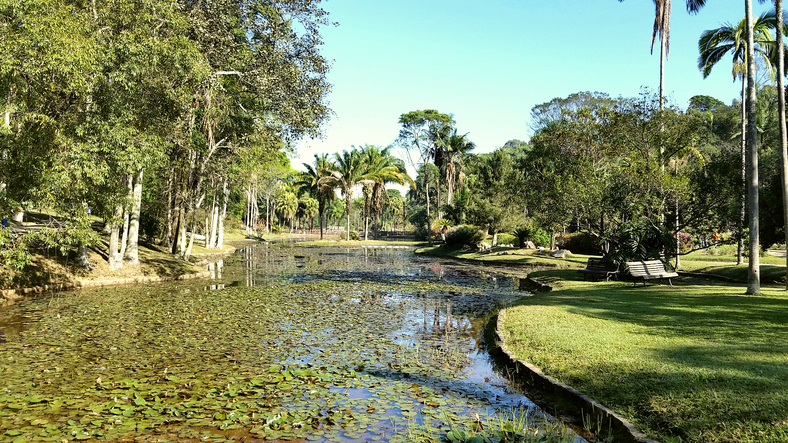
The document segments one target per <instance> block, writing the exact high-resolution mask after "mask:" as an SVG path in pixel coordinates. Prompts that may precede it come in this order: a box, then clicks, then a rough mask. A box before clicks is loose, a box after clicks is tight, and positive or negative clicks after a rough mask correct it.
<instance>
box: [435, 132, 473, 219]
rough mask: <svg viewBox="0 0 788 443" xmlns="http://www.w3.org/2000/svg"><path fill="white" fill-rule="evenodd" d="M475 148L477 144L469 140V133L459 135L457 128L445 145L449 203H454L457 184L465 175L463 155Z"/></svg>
mask: <svg viewBox="0 0 788 443" xmlns="http://www.w3.org/2000/svg"><path fill="white" fill-rule="evenodd" d="M474 148H476V145H475V144H474V143H473V142H472V141H470V140H468V134H467V133H466V134H463V135H459V134H457V130H456V129H454V130H453V131H452V133H451V135H450V136H449V138H448V140H447V142H446V144H445V146H444V149H443V151H442V153H443V157H444V160H443V166H444V170H445V171H444V172H445V175H446V188H447V190H446V204H447V205H451V204H452V200H453V198H454V192H455V191H456V189H457V186H458V185H462V181H463V177H464V171H463V157H464V156H465V155H466V154H467V153H468V152H470V151H472V150H473V149H474Z"/></svg>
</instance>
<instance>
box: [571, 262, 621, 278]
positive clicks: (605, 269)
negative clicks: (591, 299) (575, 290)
mask: <svg viewBox="0 0 788 443" xmlns="http://www.w3.org/2000/svg"><path fill="white" fill-rule="evenodd" d="M577 272H581V273H582V274H583V278H584V279H585V278H586V277H587V276H592V277H596V276H599V277H605V281H607V280H610V277H615V276H616V275H617V274H618V269H616V268H615V267H614V266H613V265H612V264H610V263H608V262H606V261H605V259H603V258H595V257H591V258H589V259H588V263H587V264H586V267H585V269H578V270H577Z"/></svg>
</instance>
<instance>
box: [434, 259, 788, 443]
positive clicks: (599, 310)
mask: <svg viewBox="0 0 788 443" xmlns="http://www.w3.org/2000/svg"><path fill="white" fill-rule="evenodd" d="M418 252H420V253H425V254H429V255H438V256H442V257H454V258H463V259H470V260H476V261H478V262H479V263H480V264H482V265H484V264H494V263H508V264H518V263H521V264H523V265H526V266H527V265H536V266H540V265H541V266H545V267H548V266H550V267H552V269H544V270H539V271H534V272H531V273H530V274H529V276H530V277H531V278H533V279H535V280H537V281H539V282H540V283H544V284H549V285H550V286H552V287H553V291H552V292H549V293H539V294H536V295H534V296H533V297H525V298H523V299H522V300H521V301H519V302H517V303H516V304H515V305H513V306H510V307H507V308H505V309H503V310H502V311H501V312H500V314H499V315H500V319H501V322H500V324H501V330H500V331H499V332H500V334H501V336H502V337H503V338H504V341H505V343H506V346H507V347H508V348H509V350H510V351H512V352H513V354H514V355H515V356H516V357H517V358H518V359H521V360H524V361H527V362H530V363H532V364H534V365H536V366H537V367H539V368H540V369H541V370H542V371H543V372H544V373H546V374H547V375H550V376H552V377H554V378H556V379H557V380H559V381H561V382H563V383H566V384H568V385H570V386H572V387H574V388H576V389H578V390H580V391H582V392H584V393H586V394H587V395H590V396H591V397H593V398H595V399H596V400H597V401H599V402H601V403H602V404H604V405H606V406H607V407H609V408H611V409H613V410H614V411H616V412H617V413H619V414H621V415H622V416H623V417H625V418H627V419H628V420H630V421H632V422H633V423H634V424H635V425H636V426H638V428H639V429H640V430H641V431H643V432H645V433H646V434H647V435H648V436H649V437H651V438H655V439H658V440H660V441H664V442H667V443H674V442H743V441H744V442H746V441H752V442H756V441H757V442H762V441H767V442H784V441H788V385H786V384H785V380H788V344H787V343H788V293H786V292H785V291H784V287H783V286H776V285H770V284H768V283H764V284H763V285H762V291H763V293H762V294H761V295H760V296H748V295H744V292H745V283H744V282H745V281H746V271H747V267H746V265H743V266H736V265H735V264H733V263H725V262H721V260H716V261H715V260H708V261H706V260H703V259H704V258H706V257H704V256H699V257H689V259H688V258H683V259H682V270H684V271H689V272H692V273H697V274H700V275H701V276H700V277H697V276H695V275H696V274H693V276H684V277H681V278H679V279H675V280H674V284H675V285H676V287H670V286H667V285H660V284H650V285H649V286H648V287H646V288H644V287H643V286H642V285H638V286H636V287H635V286H633V284H632V283H631V282H617V281H612V282H604V281H601V282H591V281H584V280H583V278H582V276H581V275H580V274H579V273H578V272H576V269H574V268H582V267H584V266H585V260H586V259H587V256H570V258H569V259H568V260H563V261H562V263H561V264H559V266H562V268H556V264H555V262H554V260H553V259H552V258H550V257H545V256H540V255H533V254H531V255H530V256H528V253H527V252H521V253H519V254H511V253H510V254H502V252H503V251H502V250H499V251H496V250H494V251H493V252H491V253H487V254H471V253H460V252H456V251H455V252H452V251H448V250H440V249H422V250H419V251H418ZM778 260H783V261H784V260H785V259H784V258H777V257H769V258H768V260H766V261H767V263H779V261H778ZM761 271H762V279H763V281H764V282H769V280H770V279H774V280H778V279H779V278H781V277H782V278H784V275H785V267H780V266H777V265H776V264H766V265H762V266H761ZM704 274H705V276H709V277H712V279H706V278H703V277H704ZM720 276H721V277H724V278H727V279H732V280H735V282H733V283H731V282H723V281H720V279H717V278H715V277H720Z"/></svg>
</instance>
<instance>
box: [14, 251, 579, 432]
mask: <svg viewBox="0 0 788 443" xmlns="http://www.w3.org/2000/svg"><path fill="white" fill-rule="evenodd" d="M208 268H209V270H210V271H211V273H212V279H211V280H210V281H199V282H188V283H183V282H179V283H166V284H156V285H138V286H136V287H120V288H113V289H102V290H96V291H82V292H76V293H73V294H60V295H55V296H49V297H45V298H41V299H38V300H33V301H30V302H27V303H24V304H21V305H18V306H14V307H11V308H8V309H5V310H2V311H0V331H2V332H0V377H2V378H3V379H4V381H5V380H7V387H6V388H5V392H4V393H0V429H16V430H19V433H18V434H16V435H8V434H6V435H4V436H3V437H4V438H2V439H7V440H10V439H11V438H12V437H16V438H19V437H20V436H21V437H24V436H34V435H37V436H45V437H52V438H61V437H62V436H63V435H66V436H67V438H74V439H85V438H123V437H128V438H135V439H137V440H141V441H146V440H148V441H153V440H156V441H162V440H172V441H175V440H180V441H183V440H188V439H194V441H197V439H202V440H206V439H207V440H217V441H221V440H224V439H231V440H233V439H239V440H245V441H255V440H254V439H258V440H256V441H266V440H268V441H273V440H277V439H291V440H292V439H309V440H310V441H349V442H356V441H358V442H364V441H409V440H412V439H414V438H416V437H418V436H420V435H424V434H430V433H431V434H434V435H441V433H445V432H446V431H447V430H449V429H450V428H451V429H467V430H469V431H476V430H478V429H479V428H480V427H482V426H488V424H489V423H490V422H491V421H496V420H499V419H500V418H501V417H504V418H507V417H509V418H510V417H513V416H516V417H518V419H523V420H527V421H528V423H529V425H530V426H533V428H534V431H533V432H534V433H538V432H544V429H546V428H553V427H555V426H556V424H555V423H554V422H553V424H544V423H543V421H544V420H545V416H544V414H542V413H541V412H540V411H539V410H538V408H536V406H534V404H533V403H532V402H531V401H529V400H528V399H527V398H526V397H525V396H523V395H522V394H521V393H518V392H516V391H515V390H514V389H512V388H511V386H510V385H509V383H508V382H507V381H506V379H505V378H504V377H501V376H500V375H499V374H498V372H496V369H495V367H494V365H493V363H492V362H491V360H490V358H489V356H488V354H487V352H486V349H485V346H484V343H483V339H482V332H483V331H482V329H483V327H484V324H485V321H486V319H487V318H488V317H489V315H490V313H491V312H493V311H494V310H495V309H496V307H498V306H501V305H503V304H506V303H509V302H511V301H513V300H515V299H517V298H519V297H524V296H528V293H526V292H523V291H520V290H519V289H518V288H519V280H518V279H517V278H516V277H513V276H507V275H505V274H504V273H494V272H488V271H484V270H482V269H481V268H477V267H474V266H471V265H463V264H457V263H450V262H446V261H441V260H436V259H433V258H424V257H417V256H414V255H413V252H412V249H409V248H324V247H296V246H293V245H288V244H281V245H274V244H267V243H260V244H255V245H249V246H246V247H244V248H243V249H241V250H239V251H238V252H237V253H236V254H234V255H232V256H230V257H228V258H226V259H224V260H219V261H217V262H214V263H211V264H209V266H208ZM53 342H56V343H53ZM21 368H26V370H21ZM55 406H57V407H55ZM547 419H549V417H548V418H547ZM47 426H49V428H48V427H47ZM55 428H57V429H58V431H55ZM540 430H541V431H540ZM58 432H60V433H58ZM564 441H578V442H580V441H583V440H582V439H580V438H579V437H577V436H568V437H567V436H564Z"/></svg>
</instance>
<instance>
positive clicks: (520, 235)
mask: <svg viewBox="0 0 788 443" xmlns="http://www.w3.org/2000/svg"><path fill="white" fill-rule="evenodd" d="M513 234H514V236H515V237H517V246H518V247H520V248H522V247H524V246H525V242H527V241H528V239H529V238H531V235H533V229H531V227H530V226H521V227H519V228H517V229H515V230H514V232H513Z"/></svg>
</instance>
